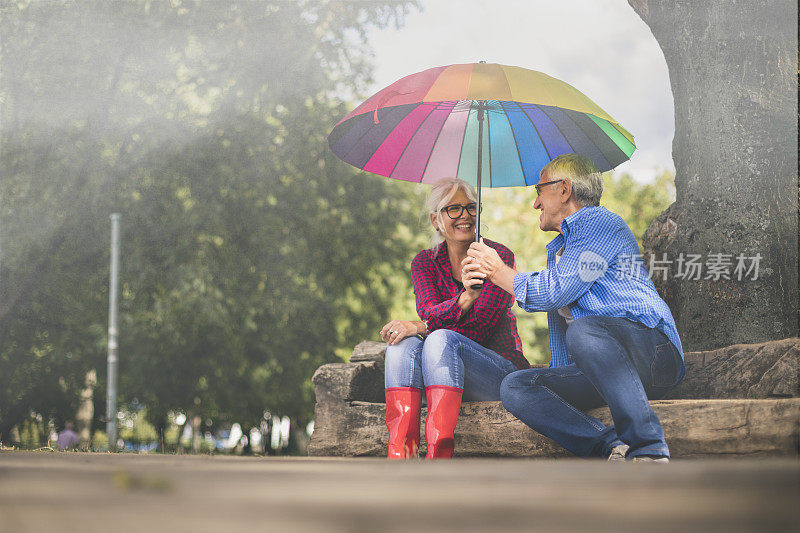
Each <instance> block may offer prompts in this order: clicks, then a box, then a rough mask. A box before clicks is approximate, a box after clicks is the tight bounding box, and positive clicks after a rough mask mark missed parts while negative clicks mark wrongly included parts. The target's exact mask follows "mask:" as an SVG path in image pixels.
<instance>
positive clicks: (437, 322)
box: [411, 239, 530, 369]
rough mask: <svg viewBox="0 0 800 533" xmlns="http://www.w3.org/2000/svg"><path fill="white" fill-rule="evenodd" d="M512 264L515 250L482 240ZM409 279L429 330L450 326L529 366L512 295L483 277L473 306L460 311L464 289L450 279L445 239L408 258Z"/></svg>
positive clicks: (420, 312) (516, 361)
mask: <svg viewBox="0 0 800 533" xmlns="http://www.w3.org/2000/svg"><path fill="white" fill-rule="evenodd" d="M483 242H484V243H486V244H487V245H488V246H491V247H492V248H494V249H495V250H497V253H498V254H499V255H500V258H501V259H502V260H503V261H504V262H505V263H506V264H507V265H508V266H510V267H512V268H513V267H514V266H515V265H514V254H513V253H511V250H509V249H508V248H506V247H505V246H503V245H502V244H499V243H496V242H492V241H490V240H488V239H484V241H483ZM411 281H412V282H413V283H414V294H415V295H416V298H417V313H419V316H420V317H421V318H422V320H426V321H427V322H428V331H435V330H437V329H450V330H453V331H456V332H458V333H461V334H462V335H464V336H465V337H467V338H469V339H472V340H474V341H475V342H477V343H478V344H480V345H481V346H483V347H485V348H489V349H490V350H493V351H495V352H496V353H498V354H499V355H501V356H503V357H505V358H506V359H508V360H509V361H511V362H512V363H514V366H516V367H517V368H519V369H523V368H530V364H528V360H527V359H525V357H524V356H523V355H522V341H521V340H520V338H519V333H517V318H516V317H515V316H514V314H513V313H512V312H511V307H513V305H514V297H513V296H512V295H510V294H509V293H507V292H506V291H504V290H503V289H501V288H500V287H498V286H497V285H495V284H493V283H492V282H490V281H486V282H485V284H484V286H483V290H482V291H481V294H480V296H478V299H477V300H475V303H474V304H473V306H472V308H471V309H470V310H469V311H467V312H466V313H463V312H462V311H461V307H459V305H458V297H459V296H460V295H461V293H462V292H463V291H464V289H460V288H459V287H458V286H457V285H456V280H455V279H453V274H452V269H451V266H450V259H449V258H448V256H447V243H444V242H443V243H442V244H440V245H439V246H437V247H436V248H434V249H432V250H423V251H421V252H420V253H419V254H417V257H415V258H414V260H413V261H412V262H411Z"/></svg>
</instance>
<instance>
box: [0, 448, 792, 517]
mask: <svg viewBox="0 0 800 533" xmlns="http://www.w3.org/2000/svg"><path fill="white" fill-rule="evenodd" d="M798 526H800V462H798V459H797V458H780V459H779V458H753V459H741V458H735V459H734V458H727V459H682V460H675V461H673V462H672V463H670V464H669V465H654V464H641V463H639V464H633V463H627V464H607V463H605V462H602V461H589V460H580V459H561V460H543V459H455V460H453V461H437V462H426V461H421V460H419V461H410V462H387V461H385V460H382V459H375V458H357V459H334V458H277V457H221V456H180V455H134V454H95V453H77V452H75V453H52V452H19V451H4V452H0V532H2V533H6V532H9V533H10V532H14V533H17V532H29V531H31V532H40V531H41V532H45V531H76V532H93V531H115V532H122V531H170V532H183V531H237V532H249V531H288V532H295V531H301V532H302V531H331V532H403V533H408V532H409V531H415V532H427V531H437V532H440V531H462V532H471V531H482V532H483V531H592V532H597V531H648V532H654V531H670V532H675V531H679V532H686V531H704V532H710V531H725V532H735V531H770V532H779V531H797V530H798Z"/></svg>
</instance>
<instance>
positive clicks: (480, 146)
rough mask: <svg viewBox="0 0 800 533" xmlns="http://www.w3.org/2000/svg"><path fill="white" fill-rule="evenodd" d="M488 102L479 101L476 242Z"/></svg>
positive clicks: (479, 233)
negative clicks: (485, 111) (484, 121)
mask: <svg viewBox="0 0 800 533" xmlns="http://www.w3.org/2000/svg"><path fill="white" fill-rule="evenodd" d="M485 105H486V103H485V102H484V101H483V100H481V101H479V102H478V214H477V215H476V217H477V218H476V220H475V242H480V240H481V166H482V164H483V110H484V109H485Z"/></svg>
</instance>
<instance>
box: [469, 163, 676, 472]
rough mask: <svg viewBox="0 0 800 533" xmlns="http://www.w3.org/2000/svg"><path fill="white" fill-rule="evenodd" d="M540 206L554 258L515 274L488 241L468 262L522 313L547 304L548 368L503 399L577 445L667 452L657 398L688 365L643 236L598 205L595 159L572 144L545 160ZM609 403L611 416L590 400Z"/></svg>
mask: <svg viewBox="0 0 800 533" xmlns="http://www.w3.org/2000/svg"><path fill="white" fill-rule="evenodd" d="M536 192H537V193H538V196H537V198H536V202H535V203H534V204H533V207H534V208H535V209H538V210H540V211H541V215H540V217H539V225H540V227H541V229H542V231H557V232H558V235H557V236H556V237H555V238H554V239H553V240H552V241H550V243H548V244H547V268H545V269H543V270H540V271H539V272H525V273H523V272H517V271H515V270H514V268H513V267H512V266H510V265H508V264H506V262H505V261H504V260H503V259H501V258H500V257H499V256H498V254H497V252H496V251H495V250H494V248H493V247H491V246H486V244H481V243H473V244H472V246H471V249H470V251H469V256H470V259H469V260H468V261H467V262H466V263H468V264H465V268H466V269H468V270H472V269H477V271H479V272H482V273H484V274H485V275H486V276H487V278H488V279H489V281H491V282H492V283H495V284H496V285H498V286H500V287H502V288H503V289H504V290H505V291H506V292H507V293H508V294H509V295H514V297H515V298H516V300H517V302H519V305H520V306H521V307H523V308H524V309H525V310H526V311H529V312H534V311H546V312H547V318H548V326H549V330H550V357H551V359H550V368H540V369H530V370H521V371H519V372H515V373H513V374H511V375H510V376H508V377H506V378H505V379H504V380H503V384H502V388H501V392H500V395H501V399H502V401H503V405H504V406H505V407H506V409H508V410H509V411H510V412H511V413H513V414H514V415H515V416H516V417H517V418H519V419H520V420H522V421H523V422H525V423H526V424H527V425H528V426H530V427H532V428H533V429H535V430H536V431H538V432H539V433H541V434H543V435H546V436H548V437H550V438H551V439H553V440H555V441H556V442H558V443H559V444H561V445H562V446H563V447H564V448H566V449H567V450H569V451H571V452H572V453H574V454H575V455H579V456H582V457H606V458H608V459H609V460H611V461H623V460H625V458H628V459H633V460H636V461H657V462H662V463H666V462H669V449H668V447H667V443H666V442H665V440H664V431H663V429H662V428H661V423H660V422H659V420H658V417H657V416H656V414H655V412H653V409H652V408H651V407H650V403H649V401H648V400H649V399H658V398H661V397H663V396H664V395H665V394H666V393H667V392H668V391H669V390H670V389H672V388H673V387H674V386H675V385H677V384H678V382H679V381H680V380H681V378H682V377H683V374H684V364H683V349H682V347H681V341H680V338H679V337H678V331H677V330H676V328H675V320H674V319H673V318H672V313H671V312H670V310H669V307H667V304H666V303H664V300H662V299H661V298H660V297H659V295H658V293H657V292H656V289H655V287H654V286H653V282H652V281H651V280H650V277H649V275H648V274H647V271H646V270H645V268H644V265H643V264H642V263H641V261H636V260H635V259H636V258H637V257H638V254H639V246H638V244H637V243H636V239H635V238H634V236H633V233H631V230H630V229H629V228H628V226H627V225H626V224H625V221H624V220H622V218H620V217H619V216H617V215H615V214H614V213H611V212H610V211H608V210H607V209H606V208H605V207H600V205H599V204H600V196H601V195H602V194H603V178H602V176H601V175H600V171H599V170H598V169H597V167H596V166H595V165H594V163H592V161H590V160H589V159H587V158H585V157H582V156H579V155H577V154H565V155H561V156H558V157H556V158H555V159H553V160H552V161H551V162H550V163H548V164H547V165H546V166H545V167H544V168H543V169H542V171H541V173H540V179H539V184H538V185H536ZM605 404H607V405H608V407H609V408H610V410H611V416H612V417H613V419H614V425H613V426H610V427H606V426H605V425H604V424H602V423H601V422H600V421H599V420H597V419H596V418H593V417H591V416H589V415H587V414H585V413H584V411H585V410H587V409H591V408H593V407H599V406H601V405H605Z"/></svg>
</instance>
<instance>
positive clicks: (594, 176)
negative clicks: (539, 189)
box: [539, 154, 603, 206]
mask: <svg viewBox="0 0 800 533" xmlns="http://www.w3.org/2000/svg"><path fill="white" fill-rule="evenodd" d="M565 179H566V180H569V181H570V182H571V183H572V196H574V197H575V201H576V202H578V204H580V205H581V206H588V205H600V197H601V196H603V175H602V174H600V169H598V168H597V165H595V164H594V163H593V162H592V160H591V159H589V158H588V157H584V156H582V155H578V154H562V155H560V156H558V157H556V158H555V159H553V160H552V161H550V162H549V163H547V164H546V165H545V166H544V168H543V169H542V171H541V172H539V183H544V182H546V181H554V180H565Z"/></svg>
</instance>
